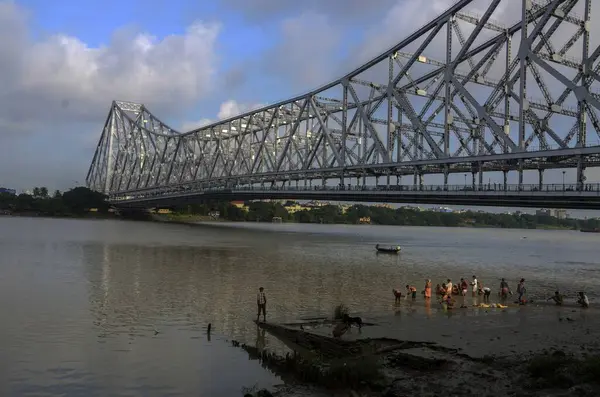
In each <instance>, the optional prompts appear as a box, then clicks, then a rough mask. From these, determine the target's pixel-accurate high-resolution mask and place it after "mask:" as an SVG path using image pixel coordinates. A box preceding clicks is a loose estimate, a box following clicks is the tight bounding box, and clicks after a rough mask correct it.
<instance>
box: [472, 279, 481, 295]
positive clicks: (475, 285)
mask: <svg viewBox="0 0 600 397" xmlns="http://www.w3.org/2000/svg"><path fill="white" fill-rule="evenodd" d="M471 285H472V286H473V297H475V296H477V290H478V287H479V286H478V283H477V277H475V276H473V281H472V282H471Z"/></svg>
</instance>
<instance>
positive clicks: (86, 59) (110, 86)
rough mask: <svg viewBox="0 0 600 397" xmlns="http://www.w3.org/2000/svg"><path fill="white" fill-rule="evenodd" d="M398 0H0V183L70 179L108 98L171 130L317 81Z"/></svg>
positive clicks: (87, 151) (54, 183) (53, 183)
mask: <svg viewBox="0 0 600 397" xmlns="http://www.w3.org/2000/svg"><path fill="white" fill-rule="evenodd" d="M402 1H403V0H374V2H373V3H372V6H371V7H369V12H365V7H364V3H363V2H361V1H357V0H347V1H345V0H344V1H342V0H331V1H329V2H321V1H316V0H307V1H305V2H303V3H302V4H299V3H298V2H295V1H291V0H289V1H286V0H255V1H254V2H251V3H252V4H250V3H248V2H246V1H240V0H220V1H200V2H192V1H185V0H171V1H165V0H155V1H153V2H151V3H148V2H143V1H139V0H130V1H115V0H105V1H100V0H87V1H85V2H75V1H70V0H57V1H51V2H50V1H42V0H16V1H12V0H0V71H1V72H2V77H0V186H12V187H16V188H18V189H27V188H31V187H32V186H37V185H47V186H49V187H51V188H59V189H65V188H68V187H70V186H72V185H73V183H74V181H78V182H82V181H83V180H84V177H85V173H86V172H87V168H88V166H89V162H90V161H91V157H92V155H93V150H94V148H95V145H96V142H97V140H98V139H99V137H100V133H101V128H102V124H103V120H104V119H105V117H106V113H107V111H108V108H109V106H110V102H111V101H112V100H113V99H123V100H131V101H137V102H144V103H145V104H147V105H148V106H149V108H150V109H152V110H153V111H154V112H155V113H156V114H157V115H158V116H159V117H161V118H162V119H163V120H165V121H167V122H169V123H170V124H171V125H173V126H174V127H175V128H183V126H184V125H188V126H189V125H194V123H198V122H200V121H203V120H206V119H211V120H214V119H216V118H218V117H220V116H221V117H222V116H223V115H224V114H225V115H227V116H231V115H232V114H230V113H231V112H234V113H235V112H236V111H242V110H244V109H245V108H246V107H248V106H252V105H255V104H258V103H269V102H274V101H277V100H282V99H284V98H286V97H288V96H291V95H296V94H299V93H301V92H304V91H307V90H308V89H311V88H313V87H314V86H316V85H320V84H323V83H326V82H328V81H329V80H330V79H331V78H332V76H333V75H334V74H335V73H336V72H338V70H344V71H345V69H347V68H345V67H344V65H343V64H342V61H343V60H345V59H346V58H347V57H348V54H351V50H352V49H357V48H361V46H364V44H365V43H364V35H365V32H367V31H368V29H370V28H372V26H373V25H377V22H379V21H381V20H383V19H384V18H385V16H386V15H387V13H388V12H389V10H390V7H391V6H393V5H395V4H396V3H398V2H402ZM410 1H414V0H410ZM444 1H446V0H444ZM340 5H342V6H343V9H340V8H339V7H340ZM194 29H195V30H194ZM146 36H149V37H151V38H148V37H146ZM342 37H344V38H345V39H344V40H342ZM140 40H142V41H144V40H147V41H148V43H150V44H148V46H149V47H151V50H150V51H149V52H146V51H145V50H144V49H143V47H144V45H146V44H144V45H140V44H139V42H140ZM288 59H293V60H294V61H289V60H288ZM298 59H300V60H301V61H303V62H306V63H307V64H309V65H311V66H312V67H313V69H314V70H313V72H312V74H309V73H308V72H307V73H303V75H302V76H300V77H297V76H295V75H294V72H292V71H289V70H288V69H289V68H288V66H291V67H292V68H296V69H295V70H296V71H298V70H300V71H303V70H304V69H303V66H302V65H298ZM355 64H356V63H355ZM181 65H186V66H185V67H183V66H181ZM144 69H149V70H150V71H151V74H150V75H144V74H143V73H140V70H144ZM315 71H316V73H315ZM131 82H134V83H133V84H132V83H131ZM3 103H4V104H6V105H4V106H3V105H2V104H3ZM225 103H229V104H232V103H233V105H232V106H230V107H229V108H228V109H229V111H228V112H229V113H227V112H226V113H223V111H222V105H223V104H225ZM15 154H18V155H15Z"/></svg>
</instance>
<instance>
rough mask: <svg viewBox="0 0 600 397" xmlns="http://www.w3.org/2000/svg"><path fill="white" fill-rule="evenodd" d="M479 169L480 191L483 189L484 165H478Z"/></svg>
mask: <svg viewBox="0 0 600 397" xmlns="http://www.w3.org/2000/svg"><path fill="white" fill-rule="evenodd" d="M477 169H478V172H479V190H482V189H483V163H479V164H477Z"/></svg>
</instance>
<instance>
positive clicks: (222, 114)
mask: <svg viewBox="0 0 600 397" xmlns="http://www.w3.org/2000/svg"><path fill="white" fill-rule="evenodd" d="M263 106H264V105H263V104H261V103H255V104H244V103H238V102H237V101H236V100H234V99H229V100H227V101H225V102H223V103H222V104H221V106H219V112H218V113H217V118H216V119H207V118H203V119H200V120H197V121H186V122H184V123H183V124H182V125H181V131H191V130H194V129H196V128H200V127H204V126H206V125H209V124H211V123H214V122H216V121H219V120H225V119H228V118H230V117H234V116H237V115H239V114H242V113H246V112H249V111H251V110H254V109H259V108H261V107H263Z"/></svg>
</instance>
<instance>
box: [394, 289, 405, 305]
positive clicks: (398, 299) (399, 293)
mask: <svg viewBox="0 0 600 397" xmlns="http://www.w3.org/2000/svg"><path fill="white" fill-rule="evenodd" d="M392 292H393V293H394V297H395V298H396V303H398V302H400V299H402V297H403V296H404V295H402V292H400V290H397V289H393V290H392Z"/></svg>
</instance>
